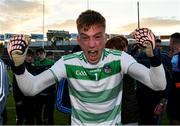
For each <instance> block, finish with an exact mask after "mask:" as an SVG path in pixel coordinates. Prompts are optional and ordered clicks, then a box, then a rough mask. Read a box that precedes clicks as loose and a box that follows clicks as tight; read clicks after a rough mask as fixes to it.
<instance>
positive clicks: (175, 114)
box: [167, 32, 180, 125]
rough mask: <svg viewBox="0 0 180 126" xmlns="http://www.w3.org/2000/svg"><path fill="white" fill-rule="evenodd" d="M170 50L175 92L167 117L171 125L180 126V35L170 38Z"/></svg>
mask: <svg viewBox="0 0 180 126" xmlns="http://www.w3.org/2000/svg"><path fill="white" fill-rule="evenodd" d="M170 49H171V51H172V59H171V63H172V79H173V90H172V94H171V95H170V98H169V100H168V104H167V115H168V118H169V119H170V124H171V125H180V100H179V98H180V33H179V32H176V33H173V34H172V35H171V36H170Z"/></svg>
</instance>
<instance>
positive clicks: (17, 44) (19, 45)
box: [7, 35, 31, 66]
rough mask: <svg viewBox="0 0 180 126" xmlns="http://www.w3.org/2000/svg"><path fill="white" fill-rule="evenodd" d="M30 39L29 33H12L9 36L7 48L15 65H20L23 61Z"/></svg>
mask: <svg viewBox="0 0 180 126" xmlns="http://www.w3.org/2000/svg"><path fill="white" fill-rule="evenodd" d="M30 41H31V39H30V37H29V35H14V36H13V37H11V38H10V40H9V43H8V46H7V50H8V54H9V56H10V58H11V60H12V61H13V62H14V65H15V66H20V65H21V64H23V63H24V59H25V56H26V53H27V50H28V45H29V44H30Z"/></svg>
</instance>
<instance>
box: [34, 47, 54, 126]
mask: <svg viewBox="0 0 180 126" xmlns="http://www.w3.org/2000/svg"><path fill="white" fill-rule="evenodd" d="M36 56H37V58H36V60H35V62H34V66H35V69H36V75H38V74H40V73H42V72H44V71H45V70H47V69H49V68H50V67H51V66H52V65H53V64H54V62H55V61H54V60H51V59H48V58H47V57H46V52H45V50H44V49H43V48H38V49H36ZM55 96H56V86H55V85H52V86H50V87H48V88H47V89H45V90H43V91H42V92H40V93H39V94H37V95H36V119H37V124H40V125H43V124H48V125H53V124H54V107H55Z"/></svg>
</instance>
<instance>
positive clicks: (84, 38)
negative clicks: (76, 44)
mask: <svg viewBox="0 0 180 126" xmlns="http://www.w3.org/2000/svg"><path fill="white" fill-rule="evenodd" d="M81 39H82V40H88V39H89V38H88V37H86V36H82V37H81Z"/></svg>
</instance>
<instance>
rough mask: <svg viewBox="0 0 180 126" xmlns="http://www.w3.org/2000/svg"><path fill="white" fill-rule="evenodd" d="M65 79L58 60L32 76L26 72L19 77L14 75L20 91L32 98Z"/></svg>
mask: <svg viewBox="0 0 180 126" xmlns="http://www.w3.org/2000/svg"><path fill="white" fill-rule="evenodd" d="M62 77H65V67H64V64H63V62H62V60H61V59H60V60H58V61H57V62H56V63H55V64H54V65H53V66H52V67H51V68H50V69H48V70H46V71H44V72H42V73H40V74H38V75H36V76H33V75H32V74H31V73H29V72H28V71H27V70H25V72H24V73H23V74H21V75H16V80H17V82H18V86H19V87H20V89H21V91H22V92H23V93H24V94H25V95H27V96H34V95H36V94H38V93H39V92H41V91H43V90H44V89H46V88H47V87H49V86H51V85H53V84H55V83H56V79H57V80H58V81H59V80H60V79H61V78H62Z"/></svg>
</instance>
